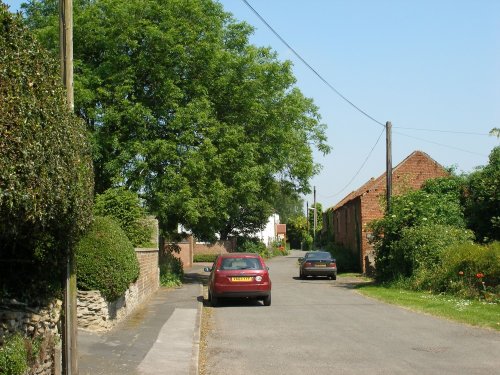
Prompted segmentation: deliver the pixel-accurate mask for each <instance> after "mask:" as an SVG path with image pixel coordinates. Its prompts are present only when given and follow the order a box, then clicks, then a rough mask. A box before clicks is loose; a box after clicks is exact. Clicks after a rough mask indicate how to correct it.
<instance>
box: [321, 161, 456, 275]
mask: <svg viewBox="0 0 500 375" xmlns="http://www.w3.org/2000/svg"><path fill="white" fill-rule="evenodd" d="M448 175H449V173H448V171H447V170H446V169H445V168H443V167H442V166H441V165H440V164H439V163H437V162H436V161H435V160H433V159H432V158H431V157H430V156H429V155H427V154H426V153H424V152H422V151H414V152H413V153H412V154H411V155H409V156H408V157H407V158H406V159H404V160H403V161H402V162H401V163H399V164H398V165H397V166H396V167H395V168H393V171H392V191H393V195H397V194H402V193H404V192H406V191H409V190H413V189H420V187H421V186H422V184H423V183H424V181H425V180H428V179H431V178H436V177H444V176H448ZM385 184H386V174H385V173H384V174H382V175H381V176H380V177H378V178H371V179H370V180H369V181H368V182H366V183H365V184H364V185H363V186H361V187H360V188H359V189H357V190H355V191H353V192H352V193H350V194H348V195H347V196H346V197H345V198H343V199H342V200H341V201H340V202H339V203H337V204H336V205H335V206H333V207H331V208H329V209H328V210H327V211H326V212H325V213H324V215H323V220H324V225H323V227H324V228H328V229H327V230H328V231H329V232H330V234H333V241H334V243H335V244H337V245H339V246H342V247H344V248H347V249H350V250H351V251H352V252H353V253H355V254H358V255H359V267H360V270H361V271H362V272H363V273H365V274H370V273H372V272H373V269H374V265H375V257H374V252H373V247H372V245H371V244H369V243H368V239H369V238H370V236H371V233H370V232H369V230H368V228H367V224H368V223H369V222H370V221H372V220H374V219H379V218H381V217H383V215H384V210H385V203H384V202H385V192H386V188H385Z"/></svg>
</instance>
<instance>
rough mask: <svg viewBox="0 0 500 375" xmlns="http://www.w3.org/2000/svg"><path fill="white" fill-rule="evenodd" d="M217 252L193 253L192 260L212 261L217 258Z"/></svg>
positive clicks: (196, 261)
mask: <svg viewBox="0 0 500 375" xmlns="http://www.w3.org/2000/svg"><path fill="white" fill-rule="evenodd" d="M217 256H218V254H195V255H194V256H193V262H195V263H213V262H215V259H216V258H217Z"/></svg>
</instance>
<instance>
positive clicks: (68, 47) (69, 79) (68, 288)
mask: <svg viewBox="0 0 500 375" xmlns="http://www.w3.org/2000/svg"><path fill="white" fill-rule="evenodd" d="M59 42H60V45H59V50H60V55H61V77H62V82H63V85H64V87H65V89H66V101H67V105H68V108H69V110H70V111H71V112H73V111H74V108H75V105H74V99H73V98H74V97H73V1H72V0H59ZM65 271H66V272H65V273H66V277H65V279H64V321H63V332H62V334H63V339H62V344H63V353H62V362H63V363H62V372H63V374H64V375H78V361H77V358H78V350H77V341H76V335H77V326H78V323H77V311H76V304H77V302H76V272H75V258H74V250H73V249H70V248H68V250H67V253H66V270H65Z"/></svg>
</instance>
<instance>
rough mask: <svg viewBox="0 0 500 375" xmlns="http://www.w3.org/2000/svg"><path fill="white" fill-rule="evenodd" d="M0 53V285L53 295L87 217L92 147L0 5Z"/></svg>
mask: <svg viewBox="0 0 500 375" xmlns="http://www.w3.org/2000/svg"><path fill="white" fill-rule="evenodd" d="M0 51H1V53H0V244H1V245H0V246H1V247H0V249H1V253H2V260H3V261H2V262H0V285H2V289H3V291H4V292H6V293H12V294H15V295H17V294H19V293H20V291H23V293H27V294H31V295H32V296H36V297H40V296H41V295H43V294H45V296H52V295H53V293H55V292H57V289H59V288H60V284H61V283H60V280H61V279H62V270H64V264H65V254H66V251H67V250H68V249H70V248H72V246H73V245H74V244H75V243H76V242H77V241H78V238H79V237H80V235H81V234H82V233H83V231H84V230H85V229H86V228H87V226H88V225H89V223H90V221H91V218H92V215H91V213H92V201H93V172H92V160H91V148H90V142H89V139H88V135H87V131H86V129H85V124H84V123H83V121H81V120H79V119H78V118H77V117H76V116H75V115H73V114H72V113H71V112H70V111H69V110H68V107H67V105H66V99H65V91H64V89H63V87H62V85H61V78H60V73H59V62H58V61H56V60H54V59H53V58H52V57H51V56H50V54H49V53H48V52H47V51H45V50H44V49H43V48H41V47H40V45H39V43H38V42H37V41H36V40H35V38H34V37H33V36H32V35H31V34H30V33H29V31H28V30H27V29H26V28H25V27H24V26H23V22H22V20H21V19H20V17H19V16H16V15H12V14H11V13H10V12H9V11H8V10H7V9H6V7H5V5H3V4H1V3H0ZM26 297H29V296H26Z"/></svg>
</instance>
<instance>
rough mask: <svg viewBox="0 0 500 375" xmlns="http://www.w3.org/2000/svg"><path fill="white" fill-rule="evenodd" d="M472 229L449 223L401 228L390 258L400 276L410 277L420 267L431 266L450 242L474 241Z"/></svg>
mask: <svg viewBox="0 0 500 375" xmlns="http://www.w3.org/2000/svg"><path fill="white" fill-rule="evenodd" d="M473 239H474V235H473V233H472V232H471V231H470V230H467V229H464V228H457V227H453V226H449V225H440V224H434V225H429V224H424V225H418V226H414V227H406V228H403V229H402V232H401V238H400V239H399V240H397V241H394V242H393V243H392V244H391V250H392V251H391V255H392V259H391V262H392V263H393V264H394V267H395V268H396V267H397V272H398V274H397V276H396V277H399V276H402V277H409V276H412V275H413V274H414V272H415V271H418V270H419V269H432V268H434V266H436V265H437V264H439V262H440V261H441V257H442V254H441V252H442V251H443V250H444V249H446V248H447V247H449V246H456V245H459V244H463V243H472V240H473Z"/></svg>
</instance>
